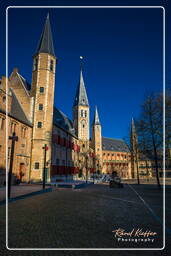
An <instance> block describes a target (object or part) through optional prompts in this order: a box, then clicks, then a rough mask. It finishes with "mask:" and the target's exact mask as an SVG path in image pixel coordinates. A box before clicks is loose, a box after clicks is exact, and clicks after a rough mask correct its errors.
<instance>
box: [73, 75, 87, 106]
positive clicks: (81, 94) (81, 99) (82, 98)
mask: <svg viewBox="0 0 171 256" xmlns="http://www.w3.org/2000/svg"><path fill="white" fill-rule="evenodd" d="M78 105H79V106H89V103H88V98H87V92H86V88H85V85H84V79H83V73H82V70H80V81H79V84H78V87H77V92H76V95H75V100H74V104H73V106H78Z"/></svg>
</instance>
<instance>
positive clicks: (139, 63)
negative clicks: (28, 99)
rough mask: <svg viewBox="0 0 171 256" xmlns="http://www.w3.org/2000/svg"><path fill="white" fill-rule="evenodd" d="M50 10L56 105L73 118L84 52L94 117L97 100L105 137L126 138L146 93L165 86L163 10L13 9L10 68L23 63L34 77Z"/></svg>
mask: <svg viewBox="0 0 171 256" xmlns="http://www.w3.org/2000/svg"><path fill="white" fill-rule="evenodd" d="M47 12H49V13H50V21H51V27H52V33H53V40H54V47H55V53H56V57H57V59H58V64H57V70H56V84H55V105H56V106H57V107H58V108H60V109H61V110H62V111H63V112H64V113H66V114H67V115H68V116H69V117H70V118H71V117H72V104H73V100H74V96H75V92H76V88H77V84H78V79H79V68H80V59H79V56H80V55H82V56H84V61H83V75H84V81H85V85H86V89H87V94H88V98H89V103H90V111H91V122H92V119H93V114H94V106H95V105H97V106H98V110H99V116H100V120H101V123H102V132H103V136H106V137H114V138H123V137H124V136H126V135H127V133H128V127H129V124H130V121H131V118H132V116H134V117H135V118H136V117H138V114H139V112H140V105H141V104H142V102H143V100H144V98H145V95H147V94H148V93H150V92H160V91H162V79H163V77H162V67H163V66H162V47H163V45H162V44H163V42H162V33H163V24H162V22H163V21H162V12H163V11H162V9H147V8H146V9H144V8H143V9H132V8H131V9H126V8H124V9H118V8H117V9H111V8H110V9H97V8H96V9H75V8H74V9H49V8H48V9H40V8H39V9H35V8H34V9H10V10H9V73H10V72H11V71H12V70H13V68H14V67H18V68H19V72H20V74H21V75H22V76H24V77H25V78H26V79H27V80H28V81H29V82H31V73H32V61H33V60H32V56H33V55H34V53H35V51H36V47H37V44H38V41H39V38H40V34H41V32H42V29H43V26H44V22H45V18H46V15H47ZM0 49H3V48H0ZM1 71H2V74H5V69H4V70H3V69H2V70H1Z"/></svg>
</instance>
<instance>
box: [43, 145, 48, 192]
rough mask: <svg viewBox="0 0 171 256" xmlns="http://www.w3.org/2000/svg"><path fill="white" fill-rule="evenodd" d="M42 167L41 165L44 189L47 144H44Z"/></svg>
mask: <svg viewBox="0 0 171 256" xmlns="http://www.w3.org/2000/svg"><path fill="white" fill-rule="evenodd" d="M43 149H44V167H43V189H45V184H46V152H47V151H48V146H47V144H45V145H44V147H43Z"/></svg>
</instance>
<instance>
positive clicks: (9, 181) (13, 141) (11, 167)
mask: <svg viewBox="0 0 171 256" xmlns="http://www.w3.org/2000/svg"><path fill="white" fill-rule="evenodd" d="M9 140H12V145H11V157H10V167H9V172H8V199H10V196H11V179H12V169H13V159H14V149H15V142H16V141H18V136H16V135H15V132H13V134H12V136H9Z"/></svg>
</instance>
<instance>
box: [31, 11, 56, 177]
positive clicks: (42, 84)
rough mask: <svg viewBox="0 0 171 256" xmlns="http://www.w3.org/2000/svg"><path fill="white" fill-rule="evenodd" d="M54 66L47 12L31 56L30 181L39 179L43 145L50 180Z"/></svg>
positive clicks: (41, 170) (54, 58) (42, 160)
mask: <svg viewBox="0 0 171 256" xmlns="http://www.w3.org/2000/svg"><path fill="white" fill-rule="evenodd" d="M55 69H56V57H55V53H54V47H53V40H52V33H51V26H50V20H49V14H48V15H47V18H46V22H45V26H44V29H43V32H42V35H41V38H40V41H39V44H38V48H37V51H36V53H35V55H34V57H33V72H32V89H31V96H32V97H34V107H33V137H32V155H31V172H30V179H31V180H42V173H43V167H44V149H43V147H44V145H45V144H46V145H47V149H48V150H47V153H46V178H47V180H49V179H50V167H51V151H52V149H51V140H52V127H53V104H54V84H55Z"/></svg>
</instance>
